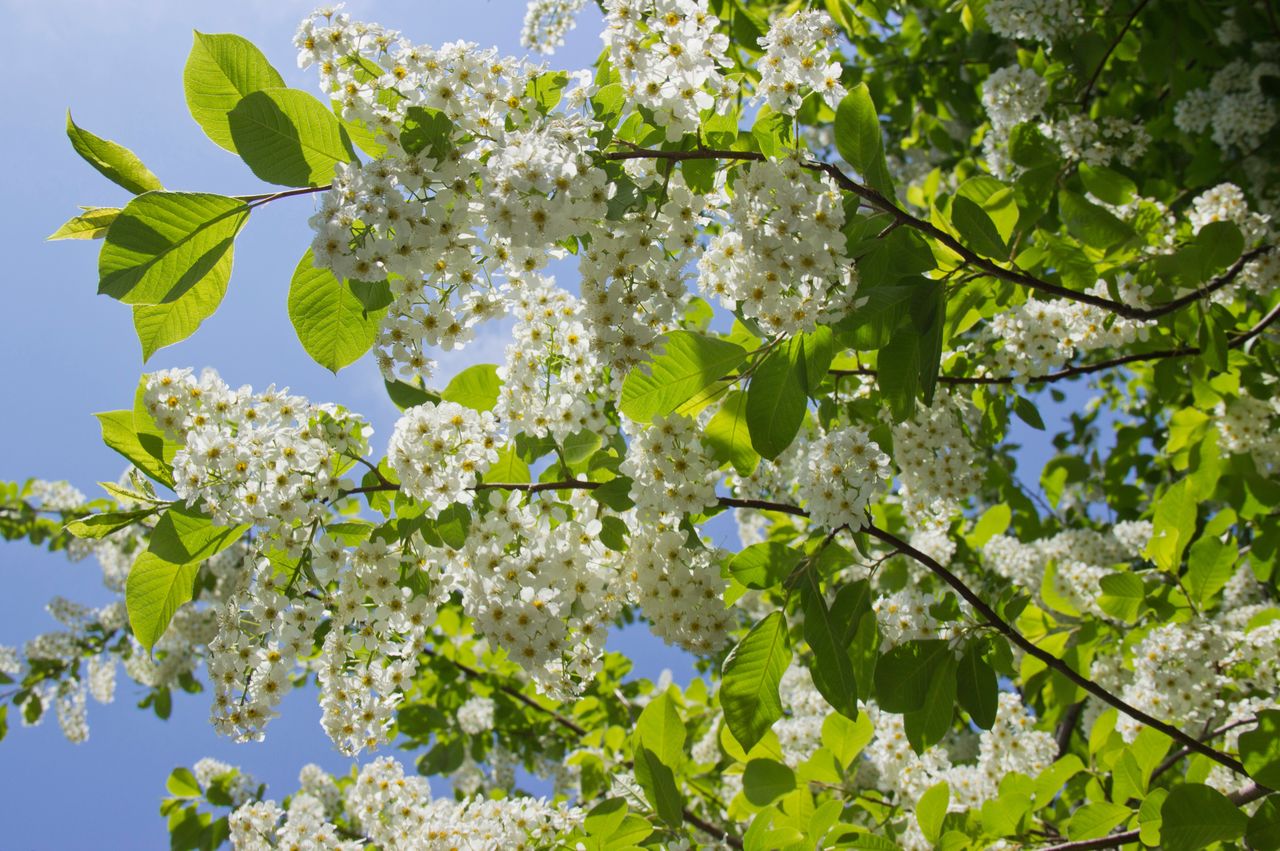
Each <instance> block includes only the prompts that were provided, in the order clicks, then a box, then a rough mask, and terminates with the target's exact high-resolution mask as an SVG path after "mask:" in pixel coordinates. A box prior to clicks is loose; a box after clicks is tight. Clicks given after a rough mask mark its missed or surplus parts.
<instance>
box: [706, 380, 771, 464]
mask: <svg viewBox="0 0 1280 851" xmlns="http://www.w3.org/2000/svg"><path fill="white" fill-rule="evenodd" d="M746 409H747V394H746V393H743V392H742V391H741V390H734V391H732V392H730V393H728V394H727V395H726V396H725V397H724V401H723V402H721V403H720V409H719V410H718V411H716V413H715V415H714V416H712V417H711V421H710V422H708V423H707V428H706V430H705V431H704V432H703V434H702V441H703V443H705V444H706V445H707V448H708V449H710V450H711V457H713V458H715V459H716V460H717V461H721V462H723V461H728V462H729V463H730V464H732V465H733V469H734V470H736V471H737V473H738V475H740V476H749V475H751V473H752V472H753V471H754V470H755V468H756V465H757V464H759V463H760V455H759V453H757V452H756V450H755V448H754V447H752V445H751V433H750V431H749V429H748V428H747V410H746Z"/></svg>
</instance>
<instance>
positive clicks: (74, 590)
mask: <svg viewBox="0 0 1280 851" xmlns="http://www.w3.org/2000/svg"><path fill="white" fill-rule="evenodd" d="M0 5H2V6H3V9H4V12H5V15H4V17H5V19H6V21H7V23H8V30H9V33H10V38H9V48H8V49H9V55H10V57H11V59H10V64H9V67H10V69H11V70H10V74H11V77H12V76H15V75H16V77H17V80H16V82H17V84H16V85H12V86H10V88H9V92H10V94H9V95H8V101H9V104H8V108H7V110H6V115H5V118H4V124H5V128H4V129H5V132H4V133H3V134H2V138H0V145H3V147H4V158H3V159H4V162H5V163H6V166H7V169H6V171H7V173H6V175H5V185H6V186H7V187H8V191H7V193H6V194H7V196H8V198H9V202H8V203H7V204H6V205H5V206H4V208H3V211H0V217H3V228H2V229H0V233H2V234H3V237H2V239H3V245H4V249H5V255H6V256H5V259H6V261H7V268H8V269H9V270H10V271H9V273H8V276H7V280H6V282H5V285H4V297H5V307H4V310H3V311H0V340H2V341H3V358H0V376H2V381H3V387H4V391H5V394H6V398H8V399H10V400H11V401H10V403H9V404H8V405H7V406H6V412H5V413H6V415H5V416H4V417H2V418H0V446H3V447H5V450H4V451H3V453H0V478H4V479H10V480H12V479H18V480H21V479H25V478H27V477H29V476H37V477H40V478H46V479H67V480H69V481H71V482H72V483H73V484H75V485H76V486H78V487H79V488H80V489H81V490H83V491H85V492H86V493H89V494H95V492H97V487H96V485H95V484H94V483H95V482H97V481H100V480H115V479H116V478H117V477H118V475H119V474H120V472H121V470H122V468H123V462H122V460H121V459H120V458H119V457H118V456H116V455H115V454H114V453H113V452H111V451H110V450H108V449H106V448H105V447H104V446H103V445H102V443H101V441H100V437H99V432H98V426H97V423H96V421H95V420H94V418H93V417H92V416H91V414H92V412H94V411H104V410H112V409H116V408H122V407H127V406H129V404H130V403H131V400H132V397H133V392H134V388H135V386H136V384H137V381H138V376H139V374H140V373H141V372H142V371H144V370H151V369H158V368H164V367H170V366H194V367H197V368H199V367H203V366H213V367H215V368H217V369H218V370H219V371H220V372H221V373H222V375H223V377H224V378H225V379H226V380H227V381H228V382H230V383H232V384H240V383H249V384H252V385H254V386H258V387H260V386H265V385H266V384H269V383H272V382H275V383H277V384H281V385H289V386H290V387H291V388H292V389H293V390H294V391H295V392H300V393H303V394H305V395H307V396H309V397H311V398H313V399H316V400H318V401H335V402H341V403H343V404H345V405H347V406H348V407H349V408H351V409H353V410H356V411H359V412H361V413H363V414H365V415H366V416H367V417H368V418H369V419H370V421H371V422H372V423H373V425H374V427H375V429H376V434H375V438H374V445H375V446H380V445H381V444H382V441H385V439H386V438H387V436H388V435H389V434H390V432H391V427H392V424H393V423H394V419H395V416H396V411H395V409H394V407H393V406H392V405H391V404H390V402H389V401H388V400H387V399H386V397H385V394H384V392H383V389H382V384H381V380H380V379H379V377H378V374H377V370H376V368H375V367H374V365H373V364H372V362H371V361H370V360H367V359H366V360H364V361H362V362H360V363H357V364H355V365H354V366H352V367H350V368H348V369H346V370H344V371H343V372H342V373H340V374H339V375H338V376H337V377H334V376H333V375H331V374H330V373H328V372H327V371H326V370H324V369H323V368H321V367H319V366H317V365H316V364H314V363H313V362H312V361H311V360H310V359H309V358H308V357H307V356H306V354H305V353H304V352H303V350H302V348H301V346H300V345H299V344H298V343H297V340H296V338H295V336H294V333H293V330H292V328H291V327H290V325H289V321H288V318H287V315H286V312H285V297H286V292H287V287H288V281H289V277H290V274H291V273H292V270H293V268H294V266H295V265H296V263H297V261H298V258H299V257H300V256H301V255H302V253H303V251H304V250H305V248H306V247H307V244H308V242H309V241H310V236H309V230H308V228H307V225H306V219H307V217H308V215H309V214H310V211H311V209H312V205H313V203H314V201H313V199H310V198H301V199H290V200H286V201H281V202H277V203H274V204H271V205H268V206H267V207H264V208H262V209H261V210H258V211H256V212H255V213H254V214H253V218H252V220H251V221H250V223H249V225H248V226H247V228H246V229H245V231H244V232H243V233H242V235H241V236H240V238H239V239H238V240H237V245H236V257H235V269H234V273H233V275H232V280H231V285H230V288H229V290H228V293H227V297H226V300H225V301H224V302H223V304H222V307H221V308H220V310H219V311H218V313H217V314H216V315H215V316H214V317H213V318H212V319H210V320H208V321H207V322H206V323H205V325H204V326H203V327H202V328H201V329H200V331H199V332H198V333H197V334H196V336H195V337H194V338H193V339H191V340H188V341H186V342H184V343H182V344H179V345H177V346H174V347H171V348H169V349H165V350H162V351H161V352H160V353H158V354H157V355H156V356H155V357H154V358H153V359H152V361H151V362H149V363H148V364H146V365H145V367H144V365H143V364H142V362H141V355H140V352H139V347H138V344H137V341H136V338H135V336H134V332H133V327H132V323H131V321H130V313H129V310H128V308H127V307H125V306H123V305H120V304H118V303H116V302H114V301H111V300H110V299H107V298H105V297H100V296H97V295H95V290H96V251H97V246H98V243H93V244H87V243H78V242H61V243H46V242H45V241H44V238H45V237H46V236H47V235H48V234H49V233H51V232H52V231H53V230H54V229H55V228H56V227H57V226H58V225H59V224H61V223H62V222H63V221H64V220H65V219H67V218H69V217H70V216H71V215H73V214H74V213H75V212H76V207H77V205H79V204H86V205H119V204H122V203H123V202H124V201H126V200H127V196H126V195H125V194H124V192H123V190H119V189H117V188H116V187H114V186H112V185H111V184H109V183H108V182H107V181H106V180H105V179H103V178H101V177H100V176H99V175H98V174H97V173H96V172H94V171H93V170H92V169H91V168H90V167H89V166H88V165H86V164H85V163H83V162H82V161H80V160H79V158H78V157H77V156H76V155H75V154H74V152H73V151H72V150H71V147H70V145H69V144H68V143H67V141H66V138H65V136H64V135H63V126H64V124H63V122H64V120H65V110H66V109H67V108H68V107H70V108H71V110H72V112H73V114H74V116H75V119H76V121H77V123H78V124H79V125H80V126H82V127H84V128H86V129H88V130H90V131H92V132H94V133H96V134H98V135H100V136H103V137H106V138H109V139H113V140H115V141H118V142H120V143H121V144H124V145H126V146H128V147H130V148H131V149H133V151H134V152H135V153H137V154H138V156H139V157H141V159H142V160H143V161H144V162H145V163H146V164H147V165H148V166H149V167H150V168H151V170H152V171H154V172H155V173H156V174H157V175H158V176H159V177H160V179H161V180H162V181H164V183H165V185H166V186H168V187H169V188H172V189H184V190H202V191H212V192H220V193H224V194H244V193H252V192H257V191H261V190H262V189H263V188H264V187H263V185H262V184H260V183H259V182H258V181H257V180H256V178H254V177H253V175H252V174H251V173H250V172H249V170H248V169H247V168H246V167H245V166H244V165H243V164H241V163H240V162H239V160H238V159H237V158H235V157H234V156H233V155H231V154H228V153H226V152H225V151H223V150H221V149H220V148H218V147H216V146H215V145H213V144H212V143H211V142H209V141H207V140H206V139H205V138H204V136H203V134H202V133H201V131H200V129H199V128H198V127H197V126H196V124H195V123H194V122H193V121H192V120H191V119H190V117H189V115H188V114H187V110H186V106H185V104H184V101H183V95H182V85H181V73H182V65H183V62H184V60H185V58H186V55H187V51H188V49H189V47H190V44H191V30H192V29H199V30H201V31H204V32H235V33H239V34H241V35H244V36H246V37H248V38H249V39H250V40H252V41H253V42H255V43H256V44H258V45H259V46H260V47H261V48H262V49H263V51H264V52H265V53H266V54H267V56H268V57H269V58H270V59H271V61H272V62H273V64H275V65H276V67H277V68H278V69H279V70H280V71H281V73H282V74H283V75H284V77H285V79H286V81H287V82H288V84H289V85H292V86H296V87H300V88H304V89H307V90H309V91H313V92H314V91H315V86H316V80H315V76H314V73H313V72H312V71H308V72H302V71H299V70H298V69H297V67H296V63H295V60H294V52H293V48H292V44H291V39H292V35H293V32H294V29H295V27H296V25H297V23H298V21H299V20H300V19H301V18H302V17H303V16H304V15H306V14H307V13H308V12H309V11H310V10H311V8H312V4H311V3H309V2H295V0H272V2H247V1H246V0H234V2H231V0H223V2H220V3H216V4H188V3H173V2H159V0H42V2H34V3H33V2H26V0H22V2H19V1H18V0H0ZM348 11H349V12H351V14H352V15H353V17H356V18H358V19H364V20H373V21H378V22H380V23H383V24H385V25H387V26H390V27H395V28H398V29H400V30H402V31H403V32H405V33H406V35H407V36H408V37H410V38H411V39H413V40H414V41H418V42H431V43H439V42H443V41H452V40H455V39H459V38H465V39H469V40H473V41H476V42H479V43H480V44H481V45H484V46H487V45H492V44H496V45H497V46H498V47H499V48H501V49H503V50H504V51H506V52H513V53H520V52H521V51H520V48H519V44H518V39H519V31H520V24H521V19H522V16H523V11H524V3H523V0H490V2H474V0H473V2H443V0H434V2H432V1H431V0H425V2H424V0H416V2H396V1H395V0H385V1H384V2H352V3H349V4H348ZM585 14H586V16H587V17H586V18H584V21H583V26H580V27H579V28H578V29H577V30H575V31H574V32H573V33H571V34H570V36H569V41H568V44H567V46H566V47H565V48H564V49H562V51H561V52H560V53H559V54H558V55H557V56H556V57H555V64H556V65H557V66H560V67H569V68H578V67H586V66H587V65H588V64H589V63H590V62H591V61H592V60H593V59H594V58H595V56H596V54H597V53H598V52H599V49H600V42H599V39H598V31H599V30H598V27H597V25H596V23H597V21H596V18H595V13H594V12H593V11H592V10H591V9H588V10H587V12H586V13H585ZM503 345H504V340H502V339H501V337H500V336H499V335H498V334H496V333H495V334H490V335H489V336H487V337H485V336H483V335H482V337H481V339H480V340H478V341H477V342H476V343H475V344H473V345H472V346H471V347H468V348H467V349H465V350H464V351H463V352H462V353H460V354H459V355H457V356H454V357H452V358H450V359H448V360H445V361H444V362H443V363H442V365H441V368H440V370H439V374H438V378H439V379H444V378H447V376H448V375H450V374H452V372H454V371H456V370H457V369H459V368H460V367H461V366H464V365H467V364H470V363H477V362H497V361H499V360H500V359H501V351H502V346H503ZM1049 413H1050V412H1049V411H1046V412H1045V414H1046V419H1048V416H1049ZM1032 439H1033V440H1034V436H1032ZM1030 454H1031V455H1034V456H1038V457H1037V460H1038V461H1043V454H1042V452H1040V451H1033V452H1032V453H1030ZM1028 460H1030V459H1028ZM1034 469H1038V464H1037V465H1036V467H1035V468H1034ZM718 543H724V544H729V543H731V542H730V541H718ZM0 581H3V582H4V588H5V591H4V594H3V595H0V644H10V645H15V644H16V645H21V644H22V643H23V642H25V641H26V640H27V639H28V638H30V637H31V636H33V635H35V634H36V633H39V632H43V631H47V630H50V629H53V628H55V626H56V624H55V623H54V622H53V621H52V619H50V618H49V617H48V616H47V615H46V614H45V612H44V610H43V607H44V605H45V604H46V603H47V602H48V600H49V599H50V598H51V597H53V596H54V595H57V594H61V595H64V596H66V597H69V598H71V599H73V600H77V601H81V602H85V603H89V604H101V603H104V602H106V601H107V600H108V599H109V595H108V594H107V592H106V591H105V590H104V589H102V587H101V584H100V581H99V575H98V569H97V566H96V563H94V562H92V561H85V562H81V563H78V564H70V563H68V562H67V561H66V560H65V559H63V558H61V557H60V556H56V555H49V554H46V553H43V552H40V551H37V550H34V549H33V548H31V547H29V546H26V545H21V544H10V545H7V546H5V547H4V548H3V549H2V550H0ZM614 646H616V647H620V648H622V649H626V650H628V651H629V652H631V653H632V654H633V656H635V657H638V658H639V660H640V661H639V662H638V668H639V672H640V673H642V674H644V675H647V676H657V674H658V673H659V671H661V669H662V668H663V667H668V666H669V667H673V668H674V669H676V671H677V675H678V678H679V679H685V678H686V677H687V676H688V673H689V671H690V668H689V665H688V661H687V659H685V658H684V657H682V655H681V654H679V653H677V652H676V651H673V650H670V649H669V648H666V647H664V646H663V645H662V644H661V643H660V642H658V641H657V640H656V639H653V638H652V637H651V636H649V635H648V633H647V630H645V629H644V628H643V627H640V628H632V629H630V630H628V631H627V633H626V635H625V636H624V637H622V638H621V639H620V640H618V641H616V642H614ZM637 651H640V652H639V653H637ZM139 694H140V691H139V689H138V687H136V686H133V685H132V684H131V683H130V682H129V681H128V680H127V679H126V678H125V677H124V676H123V673H122V672H121V675H120V683H119V687H118V689H117V700H116V703H114V704H113V705H110V706H99V705H97V704H93V703H92V702H91V704H90V707H89V724H90V729H91V734H90V740H89V742H88V743H86V744H84V745H79V746H75V745H71V744H69V743H67V742H66V741H65V740H64V739H63V737H62V734H61V732H60V731H59V730H58V727H57V724H56V722H55V720H54V719H53V718H49V719H48V720H46V722H45V723H44V724H43V725H42V726H41V727H39V728H35V729H24V728H21V727H19V726H14V727H13V728H11V730H10V734H9V736H8V738H7V739H6V740H5V741H4V742H2V743H0V790H3V794H0V825H2V826H0V830H2V831H3V834H0V835H2V836H3V840H0V844H3V845H4V847H6V848H12V849H66V848H86V847H94V848H149V847H164V846H165V845H166V844H167V839H166V833H165V829H164V824H163V821H162V820H161V819H160V817H159V816H158V814H157V807H158V804H159V801H160V799H161V797H162V795H163V783H164V778H165V777H166V775H167V774H168V772H169V771H170V770H171V769H172V768H174V767H175V766H178V765H191V764H192V763H194V761H195V760H196V759H198V758H200V757H201V756H205V755H210V756H216V757H218V758H220V759H223V760H226V761H228V762H232V763H235V764H239V765H242V766H244V767H245V768H246V769H247V770H248V771H250V772H251V773H253V774H254V775H256V776H257V777H258V778H259V779H261V780H263V781H266V782H268V783H269V785H270V787H271V789H272V792H273V794H274V795H276V796H277V797H278V796H282V795H284V794H287V793H289V792H290V791H292V790H293V788H294V785H295V778H296V776H297V772H298V769H299V768H300V767H301V766H302V765H303V764H304V763H306V762H313V761H314V762H319V763H320V764H322V765H324V766H325V767H326V768H329V769H331V770H339V771H342V770H345V769H346V767H347V766H348V765H349V762H348V761H347V760H345V759H343V758H342V757H341V756H340V755H339V754H337V753H336V752H335V751H334V750H332V747H331V746H330V744H329V742H328V740H327V739H326V738H325V737H324V735H323V733H322V732H321V730H320V728H319V726H318V718H319V710H318V707H317V706H316V704H315V701H314V699H313V697H312V695H311V694H310V693H302V694H295V695H292V696H291V698H290V699H288V700H286V701H285V703H284V705H283V707H282V714H283V717H282V718H280V719H278V720H277V721H275V722H274V723H273V724H272V725H271V727H270V728H269V730H268V735H267V740H266V742H264V743H262V744H256V745H242V746H237V745H234V744H232V743H231V742H229V741H227V740H224V739H221V738H219V737H217V736H215V735H214V733H213V732H212V729H211V728H210V727H209V724H208V721H207V718H208V703H207V701H208V697H207V695H196V696H193V697H190V696H182V697H180V698H179V699H177V701H176V703H175V707H174V711H173V716H172V718H171V719H170V720H169V721H168V722H162V721H159V720H158V719H156V718H155V717H154V716H152V715H150V714H149V713H144V712H141V711H139V710H137V709H135V708H134V707H133V703H134V702H135V701H136V699H137V697H138V695H139Z"/></svg>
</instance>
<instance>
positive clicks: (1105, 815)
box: [1067, 801, 1133, 840]
mask: <svg viewBox="0 0 1280 851" xmlns="http://www.w3.org/2000/svg"><path fill="white" fill-rule="evenodd" d="M1131 815H1133V811H1132V810H1130V809H1129V808H1128V807H1122V806H1120V805H1119V804H1113V803H1110V802H1109V801H1094V802H1093V803H1092V804H1085V805H1084V806H1083V807H1081V808H1080V809H1078V810H1076V811H1075V813H1074V814H1072V816H1071V821H1070V822H1068V823H1067V836H1068V838H1070V839H1072V840H1084V839H1098V838H1099V837H1102V836H1106V835H1107V834H1108V833H1110V832H1111V830H1112V828H1114V827H1116V826H1118V825H1120V824H1122V823H1123V822H1125V821H1126V820H1127V819H1128V818H1129V816H1131Z"/></svg>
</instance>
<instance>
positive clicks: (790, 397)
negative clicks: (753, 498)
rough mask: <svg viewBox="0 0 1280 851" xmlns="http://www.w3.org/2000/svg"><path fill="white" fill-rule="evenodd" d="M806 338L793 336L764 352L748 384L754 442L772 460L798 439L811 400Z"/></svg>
mask: <svg viewBox="0 0 1280 851" xmlns="http://www.w3.org/2000/svg"><path fill="white" fill-rule="evenodd" d="M807 386H808V374H807V370H806V369H805V354H804V338H803V337H795V338H792V339H791V340H790V341H789V342H788V344H787V345H786V346H785V347H782V346H779V347H777V348H775V349H774V350H773V351H771V352H769V354H768V355H766V356H765V358H764V361H762V362H761V363H760V365H759V366H758V367H756V370H755V372H754V373H752V376H751V384H750V386H748V387H747V430H748V431H749V432H750V434H751V445H752V447H753V448H754V449H755V450H756V451H757V452H759V453H760V455H761V457H764V458H768V459H769V460H770V461H772V460H773V459H774V458H777V457H778V456H779V455H781V454H782V452H783V451H784V450H785V449H786V448H787V447H788V446H790V445H791V442H792V441H793V440H795V436H796V433H797V432H798V431H799V430H800V425H801V424H802V423H803V422H804V414H805V410H806V407H807V404H808V399H807V397H806V396H805V388H806V387H807Z"/></svg>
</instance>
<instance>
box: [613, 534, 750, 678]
mask: <svg viewBox="0 0 1280 851" xmlns="http://www.w3.org/2000/svg"><path fill="white" fill-rule="evenodd" d="M674 520H675V518H673V517H667V518H664V519H663V520H662V521H660V522H657V523H654V524H653V525H651V526H650V527H649V528H647V529H646V530H645V534H644V535H635V536H633V537H632V539H631V546H630V548H629V549H628V550H627V552H626V560H625V563H624V569H625V571H626V575H627V579H628V580H629V581H630V583H631V585H632V588H633V590H634V595H635V602H636V603H637V604H639V606H640V610H641V611H642V612H643V613H644V616H645V617H646V618H647V619H648V620H649V623H650V624H651V625H652V627H653V632H654V634H655V635H657V636H658V637H660V638H661V639H662V640H664V641H666V642H667V643H668V644H674V645H676V646H678V647H682V648H684V649H685V650H688V651H689V652H690V653H696V654H699V655H703V656H707V655H711V654H714V653H716V652H718V651H719V650H721V649H722V648H723V647H724V646H725V644H726V643H728V641H729V637H730V630H732V629H733V627H734V625H735V624H736V618H735V617H734V613H733V612H732V611H731V610H729V609H726V608H725V605H724V591H725V587H726V583H725V580H724V579H723V578H722V577H721V576H720V562H721V560H722V558H723V557H724V553H722V552H720V551H719V550H714V549H709V548H707V547H705V546H702V545H701V544H699V546H690V544H689V541H688V539H687V536H686V534H685V533H684V532H683V531H682V530H681V529H679V528H678V526H677V525H676V523H675V522H674Z"/></svg>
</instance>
